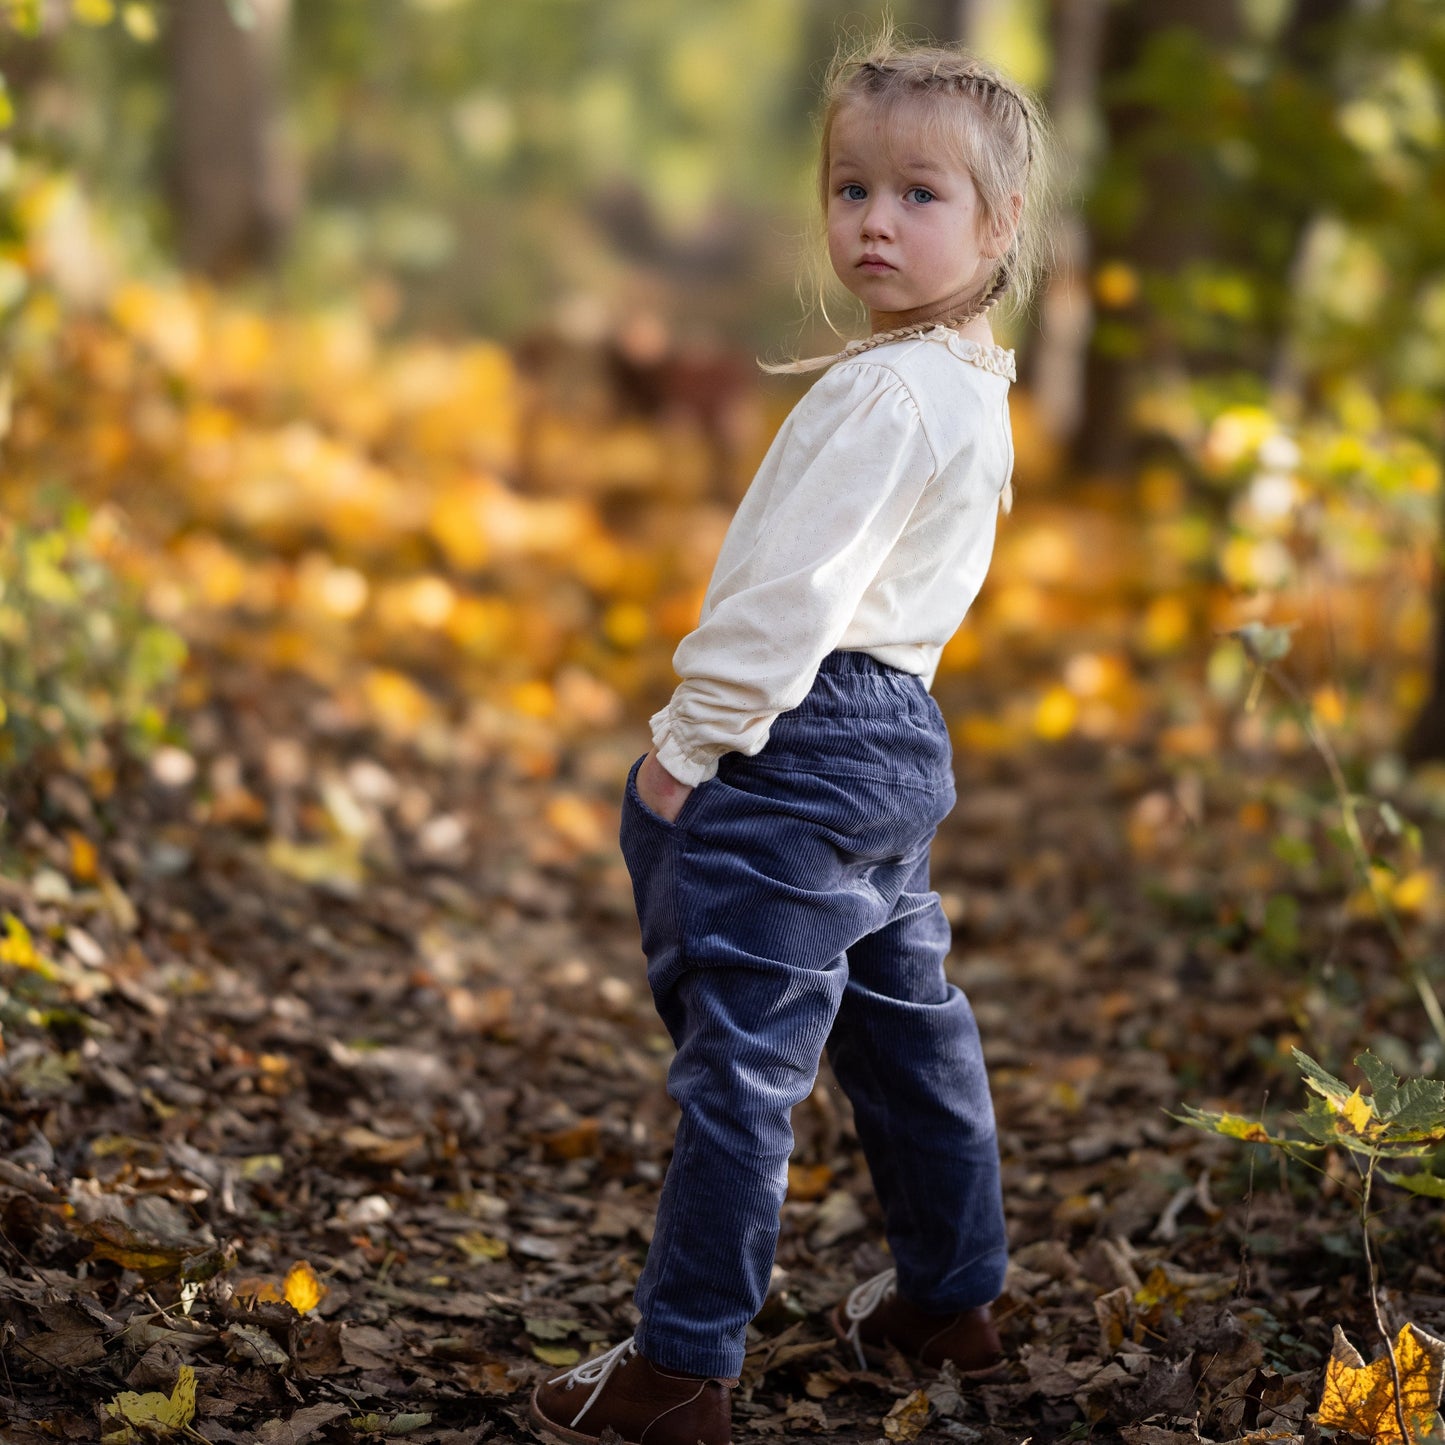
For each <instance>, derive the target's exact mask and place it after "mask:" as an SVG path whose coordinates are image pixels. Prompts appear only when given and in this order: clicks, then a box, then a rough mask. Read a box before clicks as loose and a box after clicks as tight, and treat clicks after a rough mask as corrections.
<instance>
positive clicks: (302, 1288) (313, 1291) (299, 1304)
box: [285, 1259, 327, 1315]
mask: <svg viewBox="0 0 1445 1445" xmlns="http://www.w3.org/2000/svg"><path fill="white" fill-rule="evenodd" d="M285 1295H286V1303H287V1304H289V1305H290V1306H291V1308H292V1309H294V1310H295V1311H296V1313H297V1314H301V1315H304V1314H309V1313H310V1312H311V1311H312V1310H314V1309H315V1308H316V1306H317V1305H319V1304H320V1303H321V1301H322V1300H323V1299H325V1298H326V1295H327V1289H326V1286H325V1285H324V1284H322V1283H321V1281H320V1280H319V1279H317V1278H316V1271H315V1270H314V1269H312V1268H311V1266H310V1265H309V1264H307V1262H306V1261H305V1260H304V1259H298V1260H297V1261H296V1263H295V1264H293V1265H292V1266H291V1268H290V1269H289V1270H287V1271H286V1283H285Z"/></svg>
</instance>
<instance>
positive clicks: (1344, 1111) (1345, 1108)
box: [1338, 1089, 1375, 1134]
mask: <svg viewBox="0 0 1445 1445" xmlns="http://www.w3.org/2000/svg"><path fill="white" fill-rule="evenodd" d="M1338 1109H1339V1113H1340V1116H1341V1117H1342V1118H1343V1119H1344V1121H1345V1123H1347V1124H1348V1125H1349V1126H1350V1128H1351V1129H1353V1130H1354V1131H1355V1133H1356V1134H1363V1133H1364V1132H1365V1128H1366V1126H1367V1125H1368V1124H1369V1122H1370V1120H1371V1119H1372V1118H1373V1117H1374V1113H1375V1109H1374V1105H1372V1104H1371V1103H1370V1101H1369V1100H1368V1099H1366V1098H1365V1097H1364V1096H1363V1095H1362V1094H1361V1093H1360V1091H1359V1090H1358V1089H1356V1090H1355V1092H1354V1093H1353V1094H1351V1095H1350V1097H1349V1098H1348V1099H1346V1100H1345V1102H1344V1103H1343V1104H1340V1105H1339V1106H1338Z"/></svg>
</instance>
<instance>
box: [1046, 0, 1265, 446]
mask: <svg viewBox="0 0 1445 1445" xmlns="http://www.w3.org/2000/svg"><path fill="white" fill-rule="evenodd" d="M1064 4H1065V5H1066V6H1067V5H1068V4H1069V0H1064ZM1179 28H1182V29H1185V30H1190V31H1193V32H1194V33H1196V34H1197V35H1200V36H1202V37H1203V38H1204V39H1205V40H1206V41H1207V42H1209V44H1210V46H1211V47H1212V48H1218V47H1222V46H1224V45H1225V44H1227V43H1229V42H1230V41H1232V40H1234V39H1235V38H1236V35H1237V32H1238V28H1239V16H1238V13H1237V0H1235V3H1226V0H1124V3H1122V4H1114V5H1111V6H1110V7H1109V9H1108V14H1107V18H1106V23H1105V26H1104V38H1103V53H1102V62H1101V65H1100V67H1099V74H1100V77H1101V79H1107V77H1109V76H1113V75H1117V74H1122V73H1126V72H1128V71H1129V70H1131V69H1132V68H1133V67H1134V66H1135V65H1137V64H1138V63H1139V61H1140V59H1141V57H1142V56H1143V54H1144V51H1145V49H1146V47H1147V46H1148V44H1149V42H1150V41H1151V40H1152V39H1153V38H1154V37H1155V36H1156V35H1158V34H1160V33H1162V32H1164V31H1167V30H1172V29H1179ZM1101 118H1102V123H1103V128H1104V136H1105V144H1104V153H1105V155H1106V157H1128V156H1129V154H1130V152H1131V151H1132V150H1133V149H1134V148H1135V142H1136V141H1137V139H1138V137H1139V135H1140V133H1141V132H1142V131H1143V130H1144V129H1145V128H1146V127H1147V126H1148V124H1149V122H1150V119H1151V117H1150V114H1149V112H1148V111H1147V109H1145V108H1144V107H1142V106H1140V105H1137V104H1133V103H1130V102H1119V101H1115V102H1106V103H1105V104H1104V106H1103V108H1102V112H1101ZM1107 163H1108V162H1107V161H1106V164H1107ZM1138 166H1139V192H1140V194H1141V196H1142V198H1143V203H1142V205H1141V206H1140V208H1139V212H1138V215H1137V216H1136V217H1135V218H1134V220H1133V223H1132V224H1131V226H1130V227H1129V230H1128V231H1127V233H1125V234H1122V235H1118V236H1104V237H1098V236H1096V237H1095V238H1094V249H1095V257H1094V260H1095V261H1096V262H1098V261H1101V260H1106V259H1107V260H1110V261H1117V262H1120V263H1122V264H1123V265H1125V266H1127V267H1128V268H1130V269H1131V270H1132V271H1134V272H1135V273H1136V274H1137V275H1140V276H1142V275H1146V274H1149V273H1160V272H1162V273H1166V274H1172V273H1174V272H1177V271H1178V270H1180V269H1181V268H1182V267H1183V266H1184V265H1185V264H1186V263H1187V262H1189V261H1190V260H1193V259H1195V258H1199V257H1205V256H1210V255H1212V254H1213V253H1214V250H1215V238H1214V235H1213V233H1212V231H1211V230H1210V228H1209V227H1208V226H1207V225H1205V224H1202V223H1201V218H1206V219H1207V218H1208V216H1209V215H1210V214H1211V209H1210V207H1209V204H1208V196H1209V191H1210V183H1209V178H1208V177H1207V176H1205V175H1203V174H1201V173H1200V171H1199V168H1198V166H1197V165H1196V164H1194V163H1193V162H1192V161H1191V159H1190V158H1189V157H1187V156H1181V155H1177V154H1168V155H1157V154H1155V155H1150V154H1147V153H1146V154H1145V155H1144V156H1143V157H1142V159H1140V160H1139V161H1138ZM1120 315H1121V316H1122V317H1123V318H1124V319H1128V320H1132V321H1133V322H1134V323H1135V325H1136V327H1137V328H1138V329H1139V331H1140V332H1141V333H1142V331H1143V328H1144V327H1145V325H1146V324H1147V318H1146V317H1145V316H1143V315H1142V314H1139V312H1138V311H1137V310H1136V312H1135V314H1134V315H1133V316H1130V315H1129V313H1128V311H1127V310H1126V311H1123V312H1121V313H1120ZM1141 341H1142V344H1141V345H1140V346H1139V347H1138V349H1137V350H1136V351H1135V352H1134V353H1133V354H1131V355H1119V354H1115V353H1114V352H1113V351H1112V350H1108V349H1105V348H1103V347H1101V346H1100V345H1098V327H1097V325H1096V328H1095V342H1094V344H1093V345H1092V346H1091V347H1090V350H1089V354H1088V357H1087V360H1086V363H1085V367H1084V388H1083V391H1084V405H1083V416H1082V421H1081V424H1080V427H1079V430H1078V431H1077V433H1076V434H1075V436H1074V442H1073V446H1072V449H1071V450H1072V457H1071V461H1072V464H1073V466H1074V467H1075V468H1077V469H1078V470H1081V471H1085V472H1106V473H1115V474H1117V473H1122V472H1125V471H1127V470H1129V469H1130V468H1131V467H1132V466H1133V465H1134V463H1135V461H1136V460H1137V458H1138V450H1139V439H1138V437H1137V434H1136V433H1135V430H1134V428H1133V425H1132V420H1131V414H1132V410H1133V402H1134V395H1135V392H1136V390H1137V387H1138V384H1139V378H1140V376H1141V375H1142V374H1143V373H1144V371H1145V369H1146V368H1148V369H1151V370H1155V371H1157V370H1158V369H1159V368H1161V367H1164V368H1171V367H1172V368H1177V367H1178V366H1179V365H1180V358H1179V357H1177V356H1175V355H1173V354H1171V353H1170V351H1169V350H1168V349H1167V348H1160V347H1159V346H1158V345H1157V344H1156V343H1155V341H1154V339H1153V338H1151V337H1148V336H1141Z"/></svg>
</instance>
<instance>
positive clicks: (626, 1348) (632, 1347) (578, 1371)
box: [547, 1335, 637, 1429]
mask: <svg viewBox="0 0 1445 1445" xmlns="http://www.w3.org/2000/svg"><path fill="white" fill-rule="evenodd" d="M636 1353H637V1340H636V1338H635V1336H633V1335H628V1337H627V1338H626V1339H625V1340H623V1342H622V1343H621V1344H620V1345H613V1347H612V1348H611V1349H610V1350H607V1351H606V1352H605V1353H603V1354H600V1355H593V1357H592V1358H591V1359H590V1360H583V1361H582V1363H581V1364H580V1365H574V1366H573V1367H572V1368H571V1369H570V1370H564V1371H563V1372H562V1374H560V1375H557V1376H555V1377H554V1378H553V1379H550V1380H548V1381H547V1383H548V1384H549V1385H561V1384H564V1383H565V1384H566V1386H567V1388H568V1389H569V1390H570V1389H571V1388H572V1386H573V1385H592V1386H593V1387H594V1388H593V1391H592V1393H591V1394H590V1395H588V1397H587V1399H586V1400H585V1401H584V1402H583V1405H582V1408H581V1409H580V1410H579V1411H578V1412H577V1413H576V1415H574V1416H573V1418H572V1427H573V1428H574V1429H575V1428H576V1425H577V1421H578V1420H580V1419H581V1418H582V1417H583V1416H584V1415H585V1414H586V1413H587V1412H588V1411H589V1410H590V1409H591V1408H592V1402H593V1401H594V1400H595V1399H596V1398H597V1397H598V1395H600V1394H601V1393H602V1387H603V1386H604V1385H605V1384H606V1383H607V1381H608V1380H609V1379H610V1378H611V1376H612V1372H613V1371H614V1370H615V1369H616V1368H617V1367H618V1366H619V1365H625V1364H626V1363H627V1361H628V1360H629V1359H631V1358H632V1356H633V1355H635V1354H636Z"/></svg>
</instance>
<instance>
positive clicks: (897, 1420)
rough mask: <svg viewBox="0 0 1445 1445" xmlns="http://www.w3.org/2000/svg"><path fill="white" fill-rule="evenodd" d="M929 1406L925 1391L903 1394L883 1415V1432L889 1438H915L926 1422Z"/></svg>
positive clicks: (921, 1431) (920, 1432)
mask: <svg viewBox="0 0 1445 1445" xmlns="http://www.w3.org/2000/svg"><path fill="white" fill-rule="evenodd" d="M929 1408H930V1407H929V1404H928V1393H927V1391H925V1390H915V1391H914V1392H913V1393H912V1394H911V1395H905V1396H904V1397H903V1399H901V1400H899V1401H898V1402H897V1403H896V1404H895V1405H894V1406H893V1408H892V1409H891V1410H890V1411H889V1412H888V1413H887V1414H886V1415H885V1416H884V1417H883V1433H884V1434H885V1435H886V1436H887V1437H888V1438H889V1439H890V1440H916V1439H917V1438H918V1437H919V1436H920V1435H921V1434H922V1433H923V1427H924V1426H925V1425H927V1424H928V1414H929Z"/></svg>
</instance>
